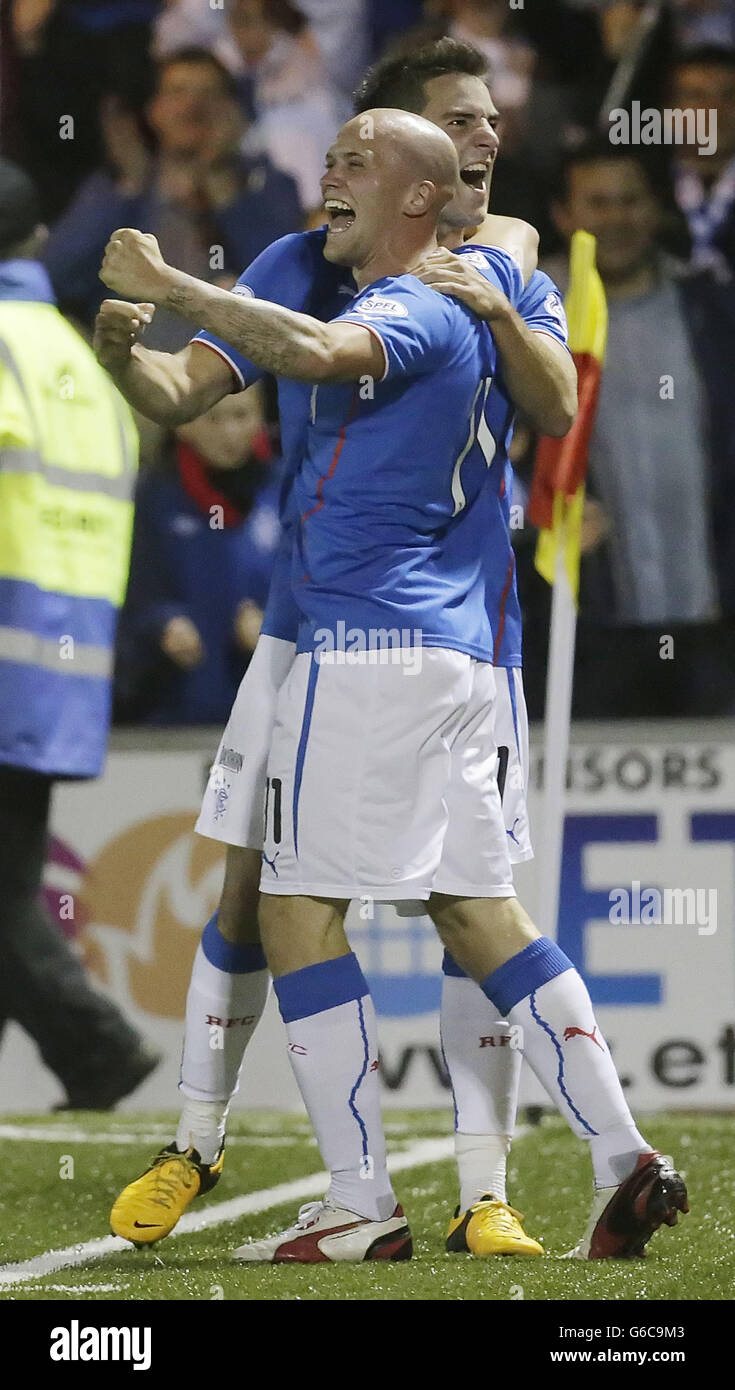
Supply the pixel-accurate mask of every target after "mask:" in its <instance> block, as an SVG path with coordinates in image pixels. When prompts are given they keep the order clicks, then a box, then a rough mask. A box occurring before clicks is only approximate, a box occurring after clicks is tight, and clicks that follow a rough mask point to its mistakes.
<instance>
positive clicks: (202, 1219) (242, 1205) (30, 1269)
mask: <svg viewBox="0 0 735 1390" xmlns="http://www.w3.org/2000/svg"><path fill="white" fill-rule="evenodd" d="M453 1154H454V1137H453V1136H452V1137H450V1138H446V1139H421V1140H420V1141H419V1142H418V1143H416V1144H413V1145H412V1147H411V1148H410V1149H406V1150H405V1151H404V1152H403V1153H398V1154H392V1155H391V1156H390V1157H389V1159H388V1169H389V1171H390V1172H391V1173H402V1172H405V1170H406V1169H407V1168H420V1167H421V1166H422V1164H425V1163H441V1162H443V1161H444V1160H445V1159H448V1158H452V1156H453ZM328 1182H329V1178H328V1176H327V1174H326V1173H312V1174H310V1176H309V1177H307V1178H296V1179H295V1180H294V1181H293V1182H282V1183H279V1184H278V1185H277V1186H276V1187H266V1188H263V1189H261V1191H260V1192H249V1193H247V1194H246V1195H245V1196H243V1197H231V1198H230V1200H229V1201H227V1202H217V1203H215V1204H214V1205H212V1206H211V1207H207V1208H206V1209H205V1210H204V1211H202V1212H197V1213H194V1212H186V1213H185V1214H184V1216H182V1218H181V1220H180V1221H179V1223H178V1225H177V1226H176V1229H175V1230H174V1231H172V1232H171V1235H170V1236H169V1237H168V1239H169V1240H174V1239H175V1237H176V1236H182V1235H188V1234H189V1232H190V1231H206V1230H208V1229H209V1228H210V1227H211V1226H219V1225H221V1224H222V1223H223V1222H224V1221H236V1220H237V1219H238V1218H239V1217H240V1216H253V1215H255V1213H256V1212H261V1211H267V1210H268V1208H269V1207H278V1206H280V1205H281V1204H282V1203H284V1202H298V1201H301V1200H303V1198H304V1197H319V1196H320V1195H321V1194H322V1193H323V1192H324V1190H325V1188H326V1186H327V1184H328ZM123 1250H130V1244H129V1242H128V1241H127V1240H122V1239H121V1237H120V1236H102V1237H100V1238H99V1239H98V1240H88V1241H84V1242H80V1244H79V1245H67V1246H66V1247H65V1248H64V1249H63V1250H47V1251H45V1253H44V1254H43V1255H34V1256H33V1258H32V1259H30V1260H21V1261H19V1263H18V1264H10V1265H2V1266H0V1288H9V1287H11V1286H12V1285H14V1284H23V1283H27V1281H28V1280H29V1279H37V1278H42V1277H43V1276H44V1275H46V1274H53V1273H54V1272H55V1271H56V1270H57V1269H70V1268H73V1267H75V1266H77V1265H83V1264H86V1263H87V1261H88V1260H93V1259H96V1258H97V1256H99V1255H111V1254H113V1252H114V1253H117V1252H119V1251H123ZM225 1258H226V1256H225Z"/></svg>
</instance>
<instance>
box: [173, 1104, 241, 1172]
mask: <svg viewBox="0 0 735 1390" xmlns="http://www.w3.org/2000/svg"><path fill="white" fill-rule="evenodd" d="M229 1108H230V1102H229V1100H187V1101H185V1102H184V1108H183V1110H182V1112H181V1115H180V1117H179V1125H178V1129H177V1130H176V1147H177V1149H178V1150H179V1153H186V1150H187V1149H192V1148H193V1149H196V1150H197V1152H198V1154H199V1157H200V1158H201V1160H202V1162H203V1163H213V1162H214V1160H215V1158H216V1157H217V1154H218V1153H219V1151H220V1149H221V1148H222V1145H223V1143H224V1140H225V1126H226V1123H227V1112H228V1110H229Z"/></svg>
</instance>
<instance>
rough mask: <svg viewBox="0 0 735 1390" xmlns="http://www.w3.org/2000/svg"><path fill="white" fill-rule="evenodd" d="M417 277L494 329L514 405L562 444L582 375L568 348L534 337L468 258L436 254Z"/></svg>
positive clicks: (538, 335)
mask: <svg viewBox="0 0 735 1390" xmlns="http://www.w3.org/2000/svg"><path fill="white" fill-rule="evenodd" d="M416 274H417V275H418V277H419V279H420V280H423V282H424V284H425V285H430V286H431V288H432V289H434V290H437V291H438V293H439V294H448V295H452V296H453V297H454V298H455V299H460V300H461V301H462V303H463V304H466V305H467V306H468V308H470V309H472V310H473V312H474V313H475V314H477V316H478V318H481V319H484V320H485V322H486V323H488V324H489V325H490V328H491V329H492V334H493V338H494V339H495V343H496V346H497V349H498V352H499V353H500V357H501V360H502V363H503V375H504V377H505V381H506V385H507V387H508V390H509V392H510V395H511V399H512V401H513V404H514V405H515V406H516V408H517V409H518V410H520V411H522V412H523V414H524V415H525V416H526V418H527V420H528V421H529V422H530V424H531V425H533V428H534V429H536V430H539V431H540V432H541V434H550V435H554V436H556V437H557V438H558V437H560V436H561V435H564V434H566V433H567V431H568V430H569V429H571V426H572V424H573V423H574V419H575V416H576V414H577V371H576V368H575V366H574V362H573V361H572V358H571V357H570V355H569V353H568V352H567V351H566V348H564V347H562V345H561V343H557V342H556V341H555V340H554V339H553V338H551V337H550V336H549V335H548V334H545V333H534V332H532V331H531V329H530V328H528V326H527V325H526V324H525V323H524V321H523V319H522V318H521V315H520V314H518V313H516V310H515V309H514V308H513V306H512V304H511V303H510V301H509V300H508V298H507V297H506V295H504V294H503V292H502V290H500V289H498V288H497V286H496V285H493V284H492V283H491V282H490V281H489V280H488V279H487V278H486V277H485V276H484V275H482V274H481V272H480V271H479V270H477V269H476V268H475V267H474V266H473V265H469V264H468V263H467V261H466V259H465V258H464V257H463V256H455V255H454V254H453V253H452V252H451V251H445V250H439V251H435V252H434V253H433V254H432V255H431V256H429V257H427V259H426V260H425V261H424V262H423V265H422V266H419V268H418V270H417V271H416Z"/></svg>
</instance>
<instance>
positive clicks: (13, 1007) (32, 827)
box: [0, 765, 140, 1096]
mask: <svg viewBox="0 0 735 1390" xmlns="http://www.w3.org/2000/svg"><path fill="white" fill-rule="evenodd" d="M51 787H52V782H51V779H50V778H48V777H42V776H39V775H38V774H36V773H33V772H27V771H25V770H24V769H21V768H14V767H5V766H2V765H0V1031H1V1030H2V1028H3V1027H4V1024H5V1022H6V1021H7V1020H8V1019H13V1020H15V1022H16V1023H18V1024H20V1026H21V1028H23V1029H24V1030H25V1031H26V1033H28V1034H30V1036H31V1037H32V1038H33V1040H34V1042H35V1043H36V1045H37V1046H38V1049H39V1051H40V1053H41V1056H42V1058H43V1060H44V1062H45V1063H46V1065H47V1067H49V1068H50V1070H51V1071H53V1072H55V1073H56V1075H57V1076H58V1078H59V1080H60V1081H61V1082H62V1083H63V1085H64V1086H65V1087H66V1090H67V1092H68V1094H69V1095H70V1096H73V1095H74V1093H75V1092H76V1093H79V1092H80V1091H81V1092H83V1091H85V1090H86V1089H87V1088H89V1087H94V1086H95V1085H96V1084H97V1083H98V1082H100V1081H103V1080H104V1079H105V1078H107V1080H108V1081H109V1076H110V1069H111V1068H116V1067H119V1066H120V1065H121V1064H123V1063H127V1062H128V1060H129V1058H130V1056H131V1053H133V1052H135V1051H136V1049H137V1048H138V1046H139V1043H140V1038H139V1036H138V1034H137V1033H136V1032H135V1030H134V1029H133V1028H132V1027H131V1026H130V1024H129V1023H127V1021H126V1020H125V1018H124V1017H123V1015H122V1014H121V1013H120V1011H119V1009H117V1008H116V1006H115V1005H114V1004H112V1003H110V1001H109V1000H108V999H107V998H106V997H105V996H104V995H103V994H101V993H99V992H98V991H97V990H96V989H94V988H93V987H92V985H91V984H90V982H89V980H88V978H87V976H86V974H85V971H84V969H83V967H82V965H81V964H80V962H79V961H78V960H77V958H76V956H75V955H74V953H73V951H72V950H71V949H70V948H69V946H68V945H67V943H66V941H65V940H64V937H63V936H62V934H61V932H60V931H59V930H58V929H57V928H56V927H54V925H53V923H52V922H51V921H50V919H49V917H48V916H47V914H46V911H45V909H44V907H43V904H42V903H41V901H40V900H39V891H40V888H41V881H42V876H43V866H44V859H45V854H46V839H47V828H48V816H49V804H50V797H51Z"/></svg>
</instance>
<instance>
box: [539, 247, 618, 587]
mask: <svg viewBox="0 0 735 1390" xmlns="http://www.w3.org/2000/svg"><path fill="white" fill-rule="evenodd" d="M595 245H596V242H595V238H594V237H593V236H591V235H590V233H589V232H581V231H580V232H575V233H574V236H573V237H572V243H571V248H570V256H569V270H570V275H569V291H568V293H567V297H566V301H565V308H566V313H567V321H568V324H569V349H570V351H571V353H572V357H573V358H574V363H575V366H576V368H577V377H578V382H579V409H578V411H577V418H576V420H575V422H574V424H573V425H572V428H571V429H570V430H569V433H568V434H566V435H565V436H564V438H563V439H551V438H549V437H548V436H546V435H545V436H543V437H542V438H541V439H540V440H539V443H538V448H537V451H536V460H535V468H534V475H533V483H532V486H531V496H530V500H529V517H530V520H531V521H532V522H533V523H534V525H535V526H538V528H539V538H538V543H537V546H536V569H537V570H538V572H539V574H541V575H542V576H543V578H544V579H546V580H547V581H548V583H549V584H553V583H554V580H555V577H556V566H557V555H558V552H559V548H560V547H561V550H562V554H563V556H564V568H565V571H566V574H567V578H568V580H569V587H570V590H571V593H572V596H573V598H574V601H575V603H576V601H577V596H578V593H579V561H580V540H581V532H582V511H583V508H584V482H585V477H586V474H587V451H588V446H589V439H590V434H591V432H592V425H593V423H594V418H595V412H596V410H597V398H598V395H599V390H600V374H601V370H602V363H603V359H604V356H605V344H606V341H607V302H606V300H605V291H604V289H603V287H602V281H601V279H600V277H599V275H598V273H597V269H596V266H595Z"/></svg>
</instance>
